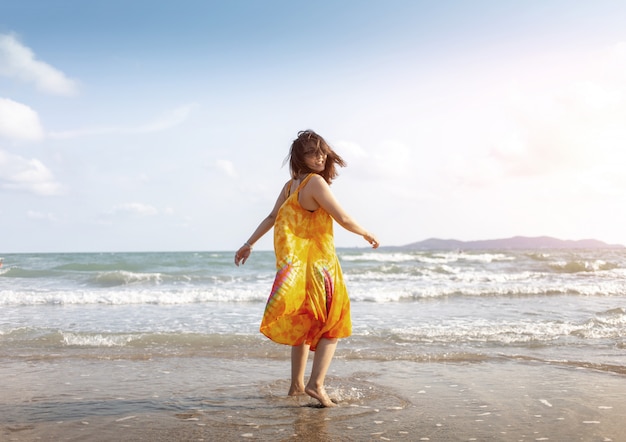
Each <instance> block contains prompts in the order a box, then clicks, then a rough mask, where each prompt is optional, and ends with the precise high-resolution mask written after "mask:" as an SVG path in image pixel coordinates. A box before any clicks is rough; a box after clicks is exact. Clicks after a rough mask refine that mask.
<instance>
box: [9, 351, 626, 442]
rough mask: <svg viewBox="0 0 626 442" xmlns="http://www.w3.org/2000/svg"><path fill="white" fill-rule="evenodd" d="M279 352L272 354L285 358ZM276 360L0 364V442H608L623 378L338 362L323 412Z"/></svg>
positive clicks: (511, 366) (570, 371)
mask: <svg viewBox="0 0 626 442" xmlns="http://www.w3.org/2000/svg"><path fill="white" fill-rule="evenodd" d="M286 353H287V352H285V354H286ZM288 369H289V362H288V358H287V357H285V358H276V357H272V358H270V359H257V358H240V357H237V355H233V356H232V357H230V358H212V357H206V356H204V357H184V358H157V359H147V360H132V359H111V358H104V359H103V358H98V357H94V358H92V359H82V360H67V359H62V360H55V359H54V358H50V359H49V360H44V361H32V360H30V361H27V360H25V361H16V362H13V363H10V364H7V363H6V361H4V362H3V364H2V367H1V368H0V377H2V379H3V387H2V398H3V399H2V406H1V409H0V410H1V413H2V416H3V417H2V424H1V425H0V438H1V439H2V440H7V441H40V440H41V441H81V440H89V441H112V440H125V441H174V440H176V441H213V440H248V439H255V440H285V441H286V440H303V441H344V440H345V441H361V440H398V441H400V440H402V441H416V440H430V441H472V440H476V441H481V440H506V441H536V440H551V441H575V440H580V441H619V440H623V439H622V438H623V434H624V430H625V429H626V424H625V423H624V422H625V420H624V417H625V416H626V402H625V401H624V400H623V398H624V397H626V396H625V395H626V384H625V383H624V377H623V374H617V373H610V372H606V371H599V370H595V369H590V368H581V367H567V366H559V365H557V364H546V363H540V362H533V361H527V360H515V359H503V360H501V361H490V362H487V363H485V362H480V361H477V362H474V363H428V362H407V361H359V360H347V359H345V358H342V351H341V349H340V350H339V351H338V355H337V359H336V360H335V361H334V362H333V365H332V367H331V371H330V373H329V377H328V382H327V384H328V387H327V388H328V391H329V394H330V395H331V397H333V399H335V400H337V401H338V405H339V406H338V407H336V408H325V409H324V408H317V407H315V406H314V401H313V400H309V399H306V398H303V397H300V398H290V397H288V396H286V392H287V390H288V386H289V379H288V377H287V373H288Z"/></svg>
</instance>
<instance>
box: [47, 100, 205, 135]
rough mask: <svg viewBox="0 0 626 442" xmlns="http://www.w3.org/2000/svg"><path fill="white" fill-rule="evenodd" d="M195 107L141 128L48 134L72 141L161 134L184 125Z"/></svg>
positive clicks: (193, 105)
mask: <svg viewBox="0 0 626 442" xmlns="http://www.w3.org/2000/svg"><path fill="white" fill-rule="evenodd" d="M195 106H196V105H195V104H188V105H184V106H180V107H177V108H175V109H173V110H171V111H170V112H167V113H166V114H164V115H162V116H160V117H157V118H156V119H155V120H154V121H150V122H148V123H145V124H142V125H139V126H126V127H124V126H109V127H92V128H85V129H76V130H67V131H61V132H51V133H49V134H48V136H49V137H50V138H55V139H70V138H79V137H85V136H93V135H116V134H117V135H119V134H121V135H125V134H142V133H152V132H161V131H164V130H168V129H171V128H173V127H176V126H178V125H180V124H182V123H184V122H185V121H186V120H187V118H188V117H189V115H190V114H191V111H192V110H193V109H194V107H195Z"/></svg>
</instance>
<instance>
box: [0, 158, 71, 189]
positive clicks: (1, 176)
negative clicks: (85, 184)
mask: <svg viewBox="0 0 626 442" xmlns="http://www.w3.org/2000/svg"><path fill="white" fill-rule="evenodd" d="M0 188H2V189H6V190H19V191H25V192H31V193H34V194H37V195H44V196H49V195H58V194H60V193H61V190H62V189H61V185H60V184H59V183H58V182H57V181H56V180H55V179H54V176H53V174H52V172H51V171H50V170H49V169H48V168H47V167H46V166H45V165H44V164H43V163H42V162H41V161H39V160H37V159H34V158H33V159H27V158H23V157H21V156H19V155H13V154H10V153H8V152H4V151H2V150H0Z"/></svg>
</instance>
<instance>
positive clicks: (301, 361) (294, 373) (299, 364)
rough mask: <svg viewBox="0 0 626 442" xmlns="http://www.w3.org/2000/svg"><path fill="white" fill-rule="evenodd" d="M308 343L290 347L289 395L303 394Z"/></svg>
mask: <svg viewBox="0 0 626 442" xmlns="http://www.w3.org/2000/svg"><path fill="white" fill-rule="evenodd" d="M309 348H310V345H308V344H302V345H294V346H293V347H291V387H290V388H289V396H299V395H301V394H304V393H305V392H304V371H305V370H306V361H307V360H308V358H309Z"/></svg>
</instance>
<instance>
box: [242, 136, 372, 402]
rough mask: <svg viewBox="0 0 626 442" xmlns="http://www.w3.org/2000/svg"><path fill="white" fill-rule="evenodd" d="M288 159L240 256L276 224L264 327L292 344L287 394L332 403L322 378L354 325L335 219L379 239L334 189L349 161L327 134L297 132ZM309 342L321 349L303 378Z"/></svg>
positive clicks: (247, 254)
mask: <svg viewBox="0 0 626 442" xmlns="http://www.w3.org/2000/svg"><path fill="white" fill-rule="evenodd" d="M287 160H288V161H289V169H290V172H291V180H290V181H288V182H287V183H286V184H285V186H284V187H283V189H282V191H281V192H280V194H279V195H278V199H277V200H276V204H275V205H274V208H273V209H272V212H271V213H270V214H269V215H268V216H267V217H266V218H265V219H264V220H263V221H261V223H260V224H259V226H258V227H257V228H256V230H255V231H254V233H253V234H252V236H250V238H249V239H248V241H246V242H245V243H244V245H243V246H242V247H241V248H240V249H239V250H238V251H237V253H236V254H235V264H236V265H237V266H238V265H239V264H245V262H246V260H247V259H248V258H249V257H250V253H251V252H252V246H253V245H254V243H256V242H257V241H258V240H259V239H260V238H261V237H262V236H263V235H265V234H266V233H267V232H268V231H269V230H270V229H271V228H272V227H274V250H275V252H276V269H277V273H276V279H275V280H274V285H273V287H272V292H271V294H270V297H269V299H268V301H267V305H266V308H265V313H264V314H263V320H262V322H261V332H262V333H263V334H264V335H266V336H267V337H269V338H270V339H272V340H273V341H275V342H278V343H280V344H287V345H291V346H292V348H291V387H290V389H289V393H288V394H289V395H290V396H298V395H303V394H308V395H309V396H311V397H312V398H314V399H317V400H318V401H319V402H320V403H321V405H322V406H324V407H333V406H335V404H334V403H333V402H332V401H331V400H330V398H329V397H328V394H327V393H326V390H325V389H324V379H325V377H326V373H327V371H328V368H329V366H330V363H331V361H332V358H333V356H334V354H335V349H336V347H337V339H338V338H345V337H347V336H350V334H351V333H352V323H351V320H350V300H349V298H348V293H347V291H346V287H345V284H344V281H343V274H342V272H341V267H340V265H339V260H338V259H337V254H336V252H335V245H334V239H333V219H334V220H335V221H337V223H339V224H340V225H341V226H342V227H343V228H345V229H347V230H349V231H350V232H353V233H356V234H357V235H361V236H362V237H363V238H364V239H365V240H366V241H367V242H369V243H370V244H371V245H372V247H374V248H377V247H378V240H377V239H376V237H375V236H374V235H372V234H371V233H369V232H368V231H367V230H365V229H364V228H363V227H361V226H360V225H359V224H358V223H357V222H356V221H355V220H354V219H353V218H352V217H350V216H349V215H348V214H347V213H346V212H345V211H344V210H343V208H342V207H341V206H340V205H339V203H338V202H337V200H336V199H335V197H334V195H333V193H332V192H331V190H330V184H331V182H332V180H333V179H334V178H335V177H336V176H337V171H336V166H342V167H343V166H345V165H346V163H345V162H344V160H343V159H342V158H341V157H340V156H339V155H337V154H336V153H335V152H334V151H333V150H332V149H331V148H330V146H329V145H328V144H327V143H326V141H324V139H323V138H322V137H321V136H319V135H318V134H316V133H315V132H313V131H311V130H306V131H301V132H299V133H298V137H297V138H296V139H295V140H294V141H293V143H292V144H291V149H290V151H289V156H288V157H287ZM287 160H285V161H287ZM309 350H312V351H315V357H314V359H313V368H312V371H311V377H310V379H309V382H308V383H307V384H306V386H305V384H304V371H305V368H306V362H307V359H308V356H309Z"/></svg>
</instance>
